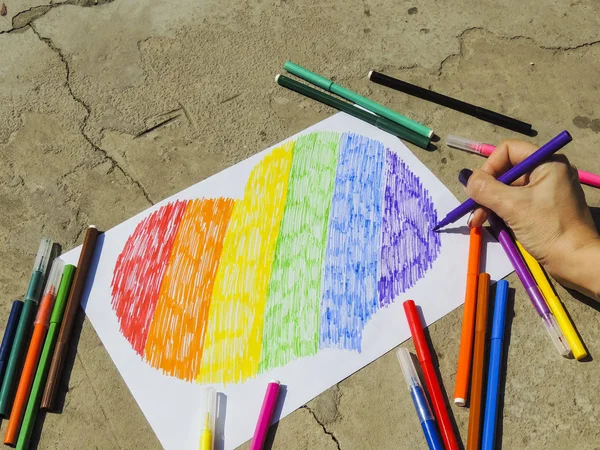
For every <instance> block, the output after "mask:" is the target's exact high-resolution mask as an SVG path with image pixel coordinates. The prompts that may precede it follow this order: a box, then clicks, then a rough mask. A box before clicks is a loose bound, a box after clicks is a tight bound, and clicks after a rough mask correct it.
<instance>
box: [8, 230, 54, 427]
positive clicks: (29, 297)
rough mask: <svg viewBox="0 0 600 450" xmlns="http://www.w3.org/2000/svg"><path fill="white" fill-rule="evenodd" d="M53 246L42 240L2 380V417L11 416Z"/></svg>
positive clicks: (49, 241) (47, 240)
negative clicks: (16, 387)
mask: <svg viewBox="0 0 600 450" xmlns="http://www.w3.org/2000/svg"><path fill="white" fill-rule="evenodd" d="M52 244H53V242H52V240H51V239H48V238H42V242H40V248H39V249H38V253H37V257H36V258H35V264H34V265H33V273H32V274H31V279H30V280H29V288H28V289H27V294H26V295H25V302H24V305H23V311H22V312H21V317H20V318H19V325H18V326H17V331H16V333H15V340H14V343H13V347H12V350H11V352H10V356H9V358H8V364H7V365H6V373H5V375H4V380H2V389H1V390H0V416H2V417H8V416H10V410H11V407H12V396H13V394H14V388H15V386H16V384H17V381H18V379H19V376H20V375H21V369H22V367H21V366H22V365H23V356H24V354H25V350H26V349H27V347H28V344H29V339H30V338H31V329H32V325H33V318H34V316H35V311H36V309H37V305H38V303H39V301H40V296H41V293H42V288H43V287H44V276H45V275H46V269H47V268H48V261H49V260H50V253H51V252H52Z"/></svg>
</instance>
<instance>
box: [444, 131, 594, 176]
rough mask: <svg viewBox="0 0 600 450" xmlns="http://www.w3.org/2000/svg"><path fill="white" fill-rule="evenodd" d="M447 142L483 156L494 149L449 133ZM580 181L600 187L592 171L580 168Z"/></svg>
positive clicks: (489, 145) (451, 145)
mask: <svg viewBox="0 0 600 450" xmlns="http://www.w3.org/2000/svg"><path fill="white" fill-rule="evenodd" d="M446 144H448V145H449V146H450V147H454V148H458V149H460V150H466V151H468V152H471V153H479V154H480V155H483V156H486V157H487V156H490V155H491V154H492V152H493V151H494V149H495V148H496V147H494V146H493V145H491V144H484V143H483V142H477V141H472V140H470V139H466V138H462V137H459V136H452V135H449V136H447V137H446ZM577 173H578V174H579V181H580V182H582V183H584V184H588V185H590V186H594V187H600V175H596V174H593V173H590V172H584V171H583V170H578V171H577Z"/></svg>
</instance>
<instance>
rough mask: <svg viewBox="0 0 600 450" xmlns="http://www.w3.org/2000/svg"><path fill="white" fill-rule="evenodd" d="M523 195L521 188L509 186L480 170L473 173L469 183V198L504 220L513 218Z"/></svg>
mask: <svg viewBox="0 0 600 450" xmlns="http://www.w3.org/2000/svg"><path fill="white" fill-rule="evenodd" d="M521 193H522V192H521V189H520V188H519V187H516V186H507V185H505V184H503V183H501V182H500V181H498V180H496V179H495V178H494V177H493V176H492V175H490V174H489V173H487V172H484V171H483V170H480V169H475V170H474V171H473V174H472V175H471V176H470V177H469V181H468V183H467V194H468V195H469V197H471V198H472V199H473V200H475V201H476V202H477V203H479V204H480V205H481V206H485V207H486V208H489V209H491V210H492V211H494V212H495V213H496V214H498V215H499V216H500V217H502V218H503V219H506V218H508V217H511V216H512V214H513V213H514V211H515V208H516V206H517V205H518V204H519V198H520V196H521Z"/></svg>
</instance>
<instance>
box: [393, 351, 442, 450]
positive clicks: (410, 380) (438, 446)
mask: <svg viewBox="0 0 600 450" xmlns="http://www.w3.org/2000/svg"><path fill="white" fill-rule="evenodd" d="M396 356H397V357H398V362H399V363H400V367H401V368H402V373H403V374H404V378H405V379H406V384H407V385H408V390H409V391H410V396H411V397H412V400H413V403H414V404H415V409H416V410H417V415H418V416H419V420H420V421H421V427H422V428H423V433H425V439H426V440H427V445H428V446H429V448H430V450H444V445H443V444H442V441H441V440H440V435H439V433H438V430H437V426H436V424H435V418H434V416H433V413H432V412H431V408H430V407H429V403H428V402H427V396H426V395H425V391H424V390H423V386H421V381H420V380H419V375H417V371H416V370H415V366H414V364H413V362H412V358H411V356H410V353H409V352H408V350H407V349H405V348H399V349H398V351H397V352H396Z"/></svg>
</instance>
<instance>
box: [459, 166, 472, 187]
mask: <svg viewBox="0 0 600 450" xmlns="http://www.w3.org/2000/svg"><path fill="white" fill-rule="evenodd" d="M471 175H473V171H472V170H471V169H462V170H461V171H460V172H458V181H460V183H461V184H462V185H463V186H466V185H467V181H469V178H470V177H471Z"/></svg>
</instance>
